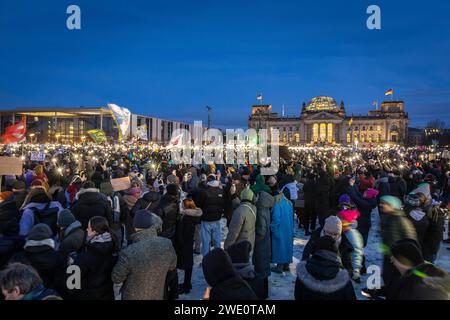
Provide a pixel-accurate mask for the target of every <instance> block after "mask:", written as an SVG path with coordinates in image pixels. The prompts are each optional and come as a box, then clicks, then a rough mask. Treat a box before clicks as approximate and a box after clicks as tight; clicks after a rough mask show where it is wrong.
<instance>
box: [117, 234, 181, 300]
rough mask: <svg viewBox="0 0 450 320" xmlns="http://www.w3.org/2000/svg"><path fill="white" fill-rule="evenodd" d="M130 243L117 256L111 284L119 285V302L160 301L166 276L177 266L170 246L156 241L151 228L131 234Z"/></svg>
mask: <svg viewBox="0 0 450 320" xmlns="http://www.w3.org/2000/svg"><path fill="white" fill-rule="evenodd" d="M132 240H133V243H132V244H131V245H129V246H127V247H126V248H125V249H124V250H122V251H121V252H120V255H119V260H118V262H117V264H116V265H115V267H114V269H113V270H112V274H111V278H112V281H113V282H114V283H123V287H122V300H162V299H163V298H164V287H165V280H166V275H167V273H168V272H169V271H172V270H174V269H175V268H176V265H177V256H176V253H175V250H174V248H173V246H172V242H171V241H170V240H169V239H166V238H163V237H159V236H158V235H157V230H156V229H155V227H151V228H149V229H146V230H142V231H140V232H137V233H135V234H133V235H132Z"/></svg>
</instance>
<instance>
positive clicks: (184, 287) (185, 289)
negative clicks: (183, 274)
mask: <svg viewBox="0 0 450 320" xmlns="http://www.w3.org/2000/svg"><path fill="white" fill-rule="evenodd" d="M191 289H192V285H188V284H184V283H183V284H179V285H178V294H188V293H189V292H191Z"/></svg>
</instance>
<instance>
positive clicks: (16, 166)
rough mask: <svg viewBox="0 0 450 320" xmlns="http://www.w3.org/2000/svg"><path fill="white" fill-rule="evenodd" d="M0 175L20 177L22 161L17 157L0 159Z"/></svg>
mask: <svg viewBox="0 0 450 320" xmlns="http://www.w3.org/2000/svg"><path fill="white" fill-rule="evenodd" d="M0 175H17V176H20V175H22V160H20V158H17V157H0Z"/></svg>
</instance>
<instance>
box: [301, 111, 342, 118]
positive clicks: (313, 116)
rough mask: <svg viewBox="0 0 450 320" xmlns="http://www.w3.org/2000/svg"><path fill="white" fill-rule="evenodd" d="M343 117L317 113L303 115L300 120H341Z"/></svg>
mask: <svg viewBox="0 0 450 320" xmlns="http://www.w3.org/2000/svg"><path fill="white" fill-rule="evenodd" d="M343 119H344V118H343V117H340V116H339V115H337V114H335V113H329V112H325V111H324V112H319V113H314V114H304V115H303V117H302V120H343Z"/></svg>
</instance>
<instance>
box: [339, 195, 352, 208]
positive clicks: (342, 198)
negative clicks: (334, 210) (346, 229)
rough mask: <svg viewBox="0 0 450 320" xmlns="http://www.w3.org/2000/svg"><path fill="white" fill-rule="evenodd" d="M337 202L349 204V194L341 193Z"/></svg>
mask: <svg viewBox="0 0 450 320" xmlns="http://www.w3.org/2000/svg"><path fill="white" fill-rule="evenodd" d="M338 203H339V204H348V205H349V206H351V200H350V196H349V195H348V194H343V195H341V196H340V197H339V200H338Z"/></svg>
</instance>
